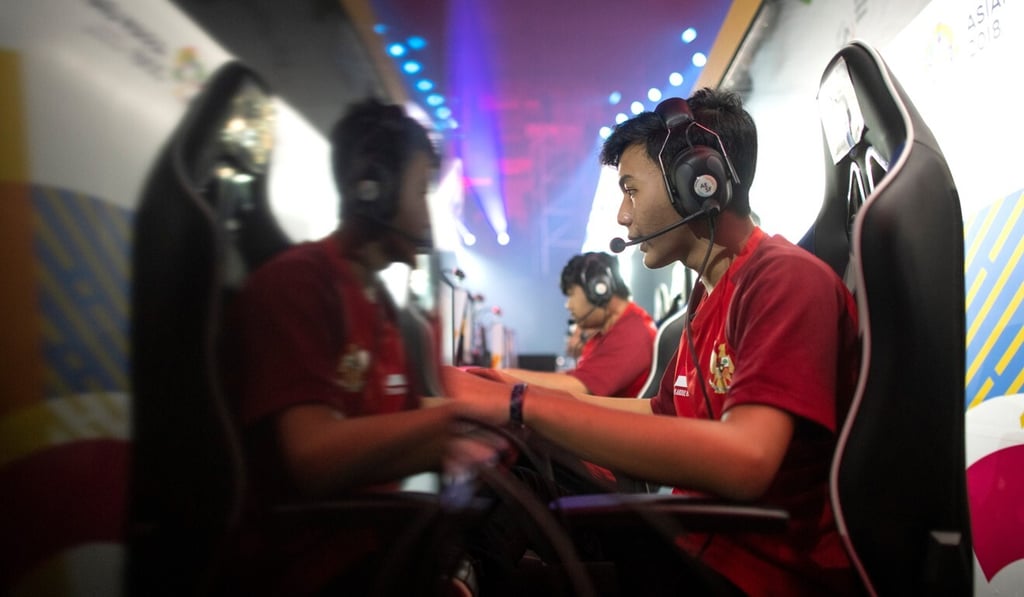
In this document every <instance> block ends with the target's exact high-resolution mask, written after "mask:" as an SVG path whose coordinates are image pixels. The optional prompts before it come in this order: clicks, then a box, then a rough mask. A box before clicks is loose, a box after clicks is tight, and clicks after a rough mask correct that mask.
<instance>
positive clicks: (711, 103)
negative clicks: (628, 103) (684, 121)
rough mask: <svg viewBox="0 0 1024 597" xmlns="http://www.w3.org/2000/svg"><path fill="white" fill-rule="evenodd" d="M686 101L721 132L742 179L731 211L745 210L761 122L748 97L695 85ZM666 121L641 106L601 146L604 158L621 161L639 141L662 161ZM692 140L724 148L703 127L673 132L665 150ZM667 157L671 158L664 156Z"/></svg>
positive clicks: (654, 158) (609, 161)
mask: <svg viewBox="0 0 1024 597" xmlns="http://www.w3.org/2000/svg"><path fill="white" fill-rule="evenodd" d="M686 103H687V104H689V106H690V110H691V111H692V112H693V118H694V120H696V121H697V122H698V123H700V124H702V125H704V126H706V127H707V128H709V129H711V130H712V131H715V132H716V133H718V136H719V138H721V140H722V145H723V146H724V147H725V151H726V153H728V154H729V160H730V161H731V162H732V164H733V167H734V168H736V175H737V176H738V177H739V179H740V184H739V185H736V186H735V187H733V195H732V200H731V201H730V202H729V208H728V209H730V210H731V211H733V212H735V213H737V214H739V215H741V216H746V215H748V214H749V213H750V197H749V193H750V185H751V183H752V182H753V181H754V173H755V171H756V170H757V126H756V125H755V124H754V119H753V118H752V117H751V116H750V113H749V112H747V111H746V110H745V109H744V108H743V102H742V100H741V99H740V97H739V96H738V95H736V94H735V93H733V92H731V91H716V90H713V89H710V88H707V87H705V88H704V89H699V90H698V91H696V92H695V93H694V94H693V95H692V96H691V97H690V98H689V99H688V100H686ZM666 134H667V129H666V128H665V122H664V121H663V120H662V119H661V117H660V116H658V115H657V114H656V113H654V112H641V113H640V114H637V115H636V116H634V117H633V118H630V119H629V120H626V121H624V122H622V123H621V124H619V125H617V126H616V127H615V128H614V129H613V131H612V134H611V135H609V136H608V138H607V139H606V140H605V142H604V144H603V146H602V147H601V163H602V164H603V165H605V166H612V167H618V165H619V160H620V159H621V158H622V154H623V153H624V152H625V151H626V149H628V148H629V147H632V146H634V145H642V146H643V147H644V149H645V150H646V152H647V155H648V157H650V158H651V160H652V161H654V162H655V163H657V161H658V152H659V151H661V145H662V143H664V141H665V135H666ZM690 144H693V145H706V146H708V147H711V148H712V149H715V150H716V151H720V150H719V147H718V141H717V140H716V139H715V138H714V137H713V136H712V135H710V134H709V133H707V132H706V131H704V130H703V129H701V128H699V127H693V128H692V129H691V130H690V132H689V134H688V135H673V136H671V137H670V138H669V140H668V145H666V146H665V153H664V156H675V155H677V154H678V153H679V152H681V151H683V150H684V149H686V148H687V147H689V145H690ZM664 161H665V162H666V163H668V162H669V161H670V160H669V159H668V158H665V159H664Z"/></svg>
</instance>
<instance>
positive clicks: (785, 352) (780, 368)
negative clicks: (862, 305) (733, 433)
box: [651, 229, 859, 596]
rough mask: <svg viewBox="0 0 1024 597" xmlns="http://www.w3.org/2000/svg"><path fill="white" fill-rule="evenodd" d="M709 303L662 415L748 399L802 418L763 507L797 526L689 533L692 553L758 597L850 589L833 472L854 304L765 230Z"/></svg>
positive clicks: (670, 375) (684, 347)
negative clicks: (833, 492)
mask: <svg viewBox="0 0 1024 597" xmlns="http://www.w3.org/2000/svg"><path fill="white" fill-rule="evenodd" d="M699 300H700V302H699V305H698V306H697V308H696V310H695V311H694V317H693V320H692V322H691V335H692V339H693V345H694V352H695V353H696V354H697V359H698V360H697V362H696V363H694V359H693V358H692V355H691V351H690V348H689V346H688V343H687V339H686V333H685V332H684V334H683V336H682V338H681V340H680V345H679V348H678V349H677V351H676V355H675V357H674V358H673V362H672V363H671V364H670V365H669V368H668V369H667V370H666V373H665V375H664V377H663V378H662V383H661V387H660V391H659V394H658V396H656V397H655V398H653V399H652V404H651V406H652V408H653V409H654V412H655V413H657V414H669V415H676V416H687V417H708V418H712V419H720V418H721V416H722V413H723V412H725V411H727V410H729V409H730V408H732V407H733V406H736V405H739V404H766V405H770V406H773V407H775V408H779V409H781V410H784V411H786V412H788V413H790V414H792V415H793V416H794V417H796V427H795V431H794V436H793V439H792V441H791V443H790V447H789V450H788V451H787V453H786V456H785V458H784V460H783V463H782V465H781V467H780V469H779V472H778V474H777V476H776V478H775V481H774V482H773V484H772V486H771V487H770V488H769V489H768V491H767V492H766V494H765V495H764V496H763V498H762V500H761V501H763V502H764V503H767V504H770V505H773V506H778V507H781V508H784V509H786V510H788V511H789V512H790V516H791V519H790V522H789V528H788V530H787V531H786V532H785V533H781V534H770V533H769V534H755V533H751V534H743V533H737V534H728V535H726V534H722V535H713V536H711V537H707V536H706V535H700V536H697V535H696V534H695V535H690V536H688V537H687V538H686V542H687V544H688V545H689V547H690V551H691V553H693V554H694V555H698V557H699V558H700V559H701V561H703V562H704V563H705V564H707V565H709V566H710V567H712V568H714V569H715V570H717V571H718V572H720V573H721V574H723V575H724V576H726V577H727V578H729V579H730V580H731V581H732V582H733V583H734V584H736V585H737V586H739V587H740V588H741V589H743V590H744V591H746V592H747V593H748V594H749V595H751V596H755V595H824V594H829V595H837V594H844V593H849V592H851V591H852V590H853V587H855V586H857V584H856V581H855V579H854V575H853V573H852V570H851V568H850V563H849V561H848V558H847V555H846V552H845V549H844V548H843V545H842V542H841V541H840V538H839V534H838V530H837V529H836V525H835V520H834V517H833V513H832V508H831V503H830V500H829V489H828V476H829V468H830V464H831V459H832V453H833V451H834V447H835V436H836V431H837V426H838V424H839V422H840V421H841V420H842V417H843V416H844V415H845V412H846V408H847V407H848V405H849V400H850V398H851V397H852V395H853V391H854V388H855V384H856V378H857V371H858V368H859V340H858V336H857V316H856V306H855V304H854V301H853V297H852V296H851V295H850V293H849V292H848V291H847V289H846V287H845V286H844V285H843V283H842V281H841V280H840V279H839V278H838V276H836V275H835V273H834V272H833V271H832V270H831V269H830V268H829V267H828V266H827V265H825V264H824V263H823V262H821V261H820V260H818V259H817V258H816V257H814V256H813V255H811V254H810V253H808V252H806V251H805V250H803V249H801V248H799V247H796V246H794V245H792V244H791V243H789V242H788V241H786V240H785V239H783V238H781V237H767V236H766V235H765V234H764V233H763V232H762V231H761V230H760V229H755V231H754V233H753V235H752V236H751V237H750V239H749V241H748V242H747V244H746V246H745V247H744V249H743V251H742V252H741V253H740V254H739V255H738V256H737V258H736V259H735V260H734V261H733V263H732V264H731V265H730V267H729V269H728V270H727V271H726V273H725V275H724V276H723V277H722V279H721V280H720V281H719V283H718V284H717V285H716V286H715V288H714V291H713V292H712V293H711V294H710V295H706V296H701V297H699ZM708 405H710V409H711V412H708ZM676 491H677V492H680V493H685V492H683V491H681V490H676Z"/></svg>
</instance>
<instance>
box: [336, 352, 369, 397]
mask: <svg viewBox="0 0 1024 597" xmlns="http://www.w3.org/2000/svg"><path fill="white" fill-rule="evenodd" d="M369 368H370V352H369V351H368V350H366V349H365V348H360V347H358V346H356V345H355V344H349V345H348V348H346V349H345V354H343V355H341V359H339V360H338V378H337V380H336V383H337V384H338V385H339V386H341V388H342V389H343V390H345V391H348V392H360V391H362V389H363V387H365V386H366V372H367V370H368V369H369Z"/></svg>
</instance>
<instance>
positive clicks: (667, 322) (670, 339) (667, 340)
mask: <svg viewBox="0 0 1024 597" xmlns="http://www.w3.org/2000/svg"><path fill="white" fill-rule="evenodd" d="M685 328H686V308H685V307H680V308H679V309H677V310H676V311H675V312H674V313H671V314H669V315H668V316H666V317H665V319H663V320H662V321H661V322H660V323H659V324H658V332H657V333H656V334H655V335H654V349H653V350H654V354H653V355H652V359H651V373H650V374H649V375H648V376H647V381H645V382H644V387H643V388H642V389H641V390H640V392H639V394H638V395H637V398H653V397H654V396H655V395H656V394H657V393H658V387H659V385H660V384H661V376H662V375H664V373H665V369H667V368H668V364H669V361H671V360H672V355H673V354H675V351H676V349H677V348H679V339H680V338H682V336H683V330H684V329H685Z"/></svg>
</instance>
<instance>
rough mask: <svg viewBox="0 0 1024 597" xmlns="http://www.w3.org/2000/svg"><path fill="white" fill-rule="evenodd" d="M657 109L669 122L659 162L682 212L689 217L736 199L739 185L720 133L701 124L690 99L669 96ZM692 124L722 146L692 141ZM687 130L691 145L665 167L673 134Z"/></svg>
mask: <svg viewBox="0 0 1024 597" xmlns="http://www.w3.org/2000/svg"><path fill="white" fill-rule="evenodd" d="M654 112H655V113H656V114H657V115H658V116H660V117H661V120H662V122H664V123H665V129H666V134H665V141H664V142H663V143H662V144H661V149H660V150H659V151H658V165H659V166H660V167H661V175H662V176H663V177H664V178H665V186H666V187H667V188H668V196H669V200H670V201H671V202H672V206H673V207H675V209H676V211H677V212H678V213H679V215H681V216H683V217H686V216H692V215H694V214H698V213H702V212H710V211H721V210H723V209H725V208H726V207H727V206H728V205H729V201H730V200H731V199H732V190H733V185H739V184H740V179H739V176H737V175H736V169H735V168H733V165H732V161H731V160H730V159H729V155H728V153H726V151H725V145H723V144H722V139H721V137H719V136H718V133H716V132H715V131H713V130H711V129H709V128H708V127H706V126H704V125H702V124H700V123H699V122H697V121H696V120H694V118H693V111H691V110H690V105H689V104H688V103H686V100H684V99H682V98H678V97H673V98H669V99H666V100H665V101H663V102H661V103H660V104H658V106H657V107H656V108H655V109H654ZM692 127H697V128H700V129H701V130H703V131H705V132H707V133H708V134H710V135H712V136H713V137H714V138H715V140H716V141H718V149H717V150H716V149H714V148H712V147H708V146H706V145H694V144H693V143H692V142H691V141H690V129H691V128H692ZM678 129H683V134H684V135H685V136H686V144H687V147H686V148H685V149H683V150H682V151H680V152H679V153H678V154H676V155H675V156H674V157H673V158H672V159H671V160H670V161H669V163H668V167H667V168H666V167H665V162H664V161H663V159H662V154H663V153H664V152H665V146H666V145H668V140H669V137H671V136H672V133H673V132H674V131H676V130H678Z"/></svg>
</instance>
